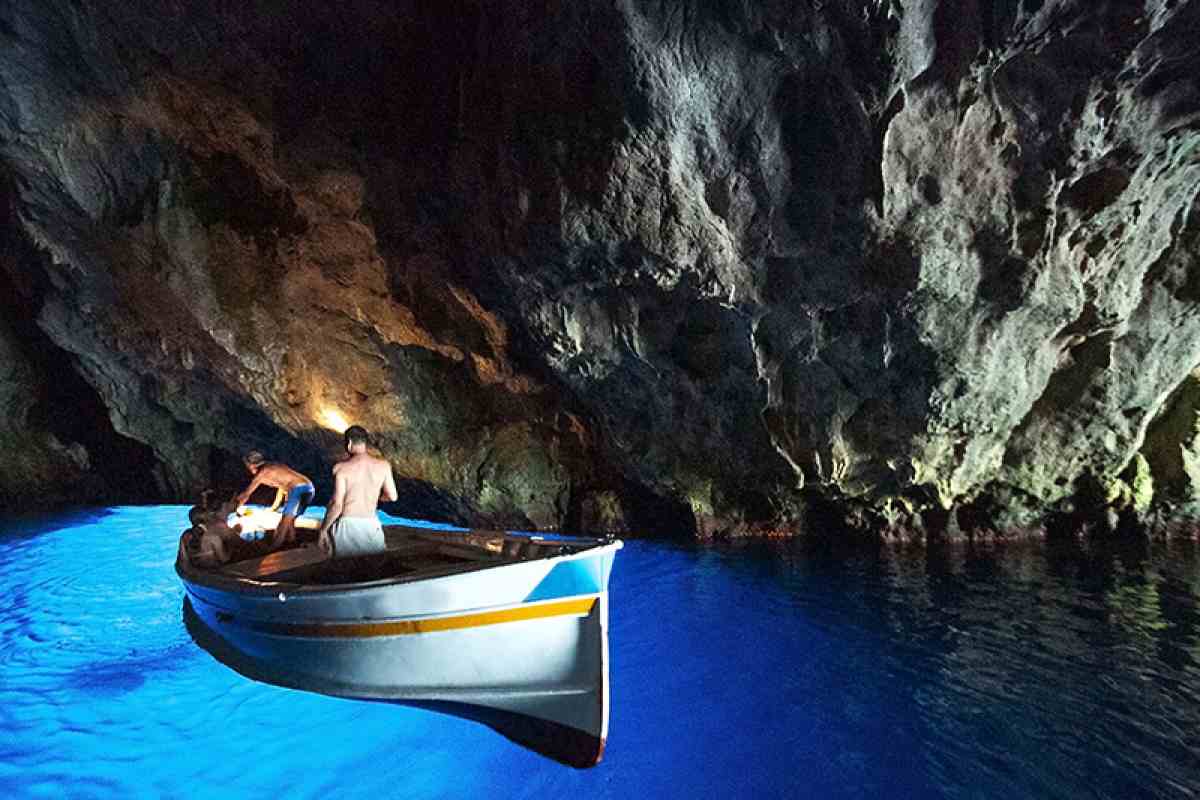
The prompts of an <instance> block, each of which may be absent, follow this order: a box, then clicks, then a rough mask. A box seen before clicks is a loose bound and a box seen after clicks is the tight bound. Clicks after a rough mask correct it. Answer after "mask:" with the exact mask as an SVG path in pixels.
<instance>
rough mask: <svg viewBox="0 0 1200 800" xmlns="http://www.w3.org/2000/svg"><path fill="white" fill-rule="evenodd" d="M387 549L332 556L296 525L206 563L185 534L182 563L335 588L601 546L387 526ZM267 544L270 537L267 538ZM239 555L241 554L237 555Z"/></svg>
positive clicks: (218, 572)
mask: <svg viewBox="0 0 1200 800" xmlns="http://www.w3.org/2000/svg"><path fill="white" fill-rule="evenodd" d="M383 530H384V536H385V539H386V541H387V550H386V551H385V552H383V553H376V554H373V555H368V556H356V557H352V558H341V559H330V558H329V557H328V556H327V555H326V554H325V553H324V552H323V551H322V550H321V549H320V548H319V547H317V545H316V536H315V532H314V531H311V530H304V529H297V534H298V543H297V545H296V546H292V547H287V548H285V549H281V550H274V551H270V550H268V548H269V544H267V543H255V544H256V546H254V547H247V548H246V549H245V550H243V551H242V552H240V553H237V554H235V558H234V560H231V561H230V562H228V563H226V564H222V565H211V566H208V567H205V566H202V565H201V564H199V563H197V560H196V559H194V558H190V557H189V550H190V549H191V548H190V547H189V544H190V543H189V541H188V537H189V533H190V532H188V533H185V534H184V537H183V540H182V541H181V547H180V559H181V561H183V560H185V559H186V566H187V567H190V568H191V570H193V571H195V572H198V573H208V574H210V575H213V576H214V577H216V576H221V577H224V578H227V579H229V578H231V579H234V580H239V581H251V582H271V583H289V584H300V585H319V586H333V585H344V584H361V583H371V582H375V581H395V580H397V579H400V580H404V579H409V580H418V579H424V578H429V577H436V576H438V575H449V574H455V573H459V572H468V571H471V570H475V569H481V568H486V567H489V566H497V565H500V564H504V563H514V562H518V561H530V560H535V559H540V558H548V557H552V556H559V555H566V554H568V553H572V552H578V551H581V550H586V549H588V548H591V547H595V546H597V545H600V544H603V543H604V541H603V540H599V539H558V538H554V539H545V538H541V537H536V536H529V535H516V534H509V533H504V532H500V531H454V530H434V529H428V528H416V527H410V526H406V525H385V526H384V529H383ZM266 541H267V542H269V537H268V538H267V540H266ZM238 556H240V558H239V557H238Z"/></svg>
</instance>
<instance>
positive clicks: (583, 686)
mask: <svg viewBox="0 0 1200 800" xmlns="http://www.w3.org/2000/svg"><path fill="white" fill-rule="evenodd" d="M619 547H620V543H614V544H611V545H607V546H604V547H598V548H593V549H590V550H586V551H583V552H581V553H574V554H571V555H567V556H563V557H557V558H542V559H537V560H534V561H524V562H516V563H509V564H502V565H496V566H489V567H487V568H485V569H479V570H477V571H471V572H465V573H461V574H454V575H446V576H443V577H435V578H429V579H426V580H419V581H412V582H382V583H381V584H380V585H364V586H359V587H294V586H293V587H288V586H286V585H284V584H275V583H260V584H257V585H254V586H253V587H240V588H239V589H237V590H230V589H228V588H224V587H221V586H219V585H212V584H205V583H204V582H201V581H189V580H188V576H187V575H184V583H185V586H186V587H187V590H188V595H189V601H190V611H191V614H193V618H192V619H190V620H189V624H190V627H192V629H193V633H194V634H198V635H197V641H199V642H200V643H201V644H202V645H204V646H205V647H206V648H207V649H209V650H210V651H212V652H213V653H214V654H215V655H217V656H218V657H219V658H221V660H222V661H225V662H226V663H228V664H230V666H233V667H234V668H236V669H238V670H239V671H241V672H243V673H245V674H247V675H250V676H251V677H254V678H256V679H259V680H265V681H268V682H271V683H275V684H279V685H283V686H288V687H292V688H299V689H305V690H309V691H317V692H322V693H325V694H330V695H336V696H341V697H351V698H367V699H374V700H391V701H398V702H403V703H407V704H412V705H419V706H427V707H433V708H439V709H440V710H444V711H450V712H451V713H456V714H458V715H460V716H466V717H469V718H472V719H477V720H480V721H483V722H486V723H488V724H490V725H492V726H493V727H495V728H497V729H498V730H500V731H501V732H502V733H504V734H505V735H508V736H510V738H513V739H516V740H518V741H521V742H522V743H523V744H526V745H529V746H531V747H534V748H535V749H538V750H539V751H541V752H544V753H545V754H547V755H550V756H551V757H554V758H557V759H558V760H561V761H564V762H566V763H571V764H573V765H575V766H590V765H591V764H594V763H596V761H598V760H599V757H600V755H601V754H602V752H603V748H604V743H605V740H606V738H607V734H608V709H609V699H608V592H607V582H608V573H609V571H610V570H611V566H612V560H613V556H614V554H615V551H616V549H618V548H619ZM181 574H183V573H181ZM197 622H199V623H200V624H201V625H202V627H199V626H197V625H196V623H197Z"/></svg>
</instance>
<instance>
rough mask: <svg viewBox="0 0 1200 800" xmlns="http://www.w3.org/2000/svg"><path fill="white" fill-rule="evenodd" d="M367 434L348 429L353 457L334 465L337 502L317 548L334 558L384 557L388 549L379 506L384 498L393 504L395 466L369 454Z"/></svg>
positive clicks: (323, 525)
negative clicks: (367, 555)
mask: <svg viewBox="0 0 1200 800" xmlns="http://www.w3.org/2000/svg"><path fill="white" fill-rule="evenodd" d="M369 438H370V437H369V435H368V434H367V431H366V430H365V429H364V428H362V427H360V426H358V425H351V426H350V427H349V428H347V429H346V452H347V453H349V454H350V457H349V458H347V459H346V460H345V461H340V462H338V463H337V464H334V465H333V499H331V500H330V501H329V507H328V508H327V509H326V510H325V519H324V520H322V522H321V529H320V532H319V533H318V539H317V545H318V546H319V547H320V548H321V549H322V550H324V551H325V552H326V554H328V555H329V557H330V558H349V557H350V556H359V555H365V554H368V553H381V552H383V551H384V550H386V549H387V544H386V542H385V541H384V538H383V526H382V525H380V523H379V516H378V512H377V510H376V509H377V506H378V504H379V500H380V498H382V499H384V500H387V501H389V502H390V501H393V500H395V499H396V498H397V497H398V496H399V495H398V494H397V492H396V480H395V478H393V477H392V465H391V464H389V463H388V462H387V461H384V460H383V459H382V458H376V457H375V456H372V455H371V454H370V453H368V452H367V445H368V444H369Z"/></svg>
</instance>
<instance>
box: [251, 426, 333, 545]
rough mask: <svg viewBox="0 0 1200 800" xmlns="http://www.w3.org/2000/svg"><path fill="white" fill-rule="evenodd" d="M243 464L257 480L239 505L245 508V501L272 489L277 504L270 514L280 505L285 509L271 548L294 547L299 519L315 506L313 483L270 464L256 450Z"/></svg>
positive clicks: (274, 504)
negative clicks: (264, 488) (259, 490)
mask: <svg viewBox="0 0 1200 800" xmlns="http://www.w3.org/2000/svg"><path fill="white" fill-rule="evenodd" d="M243 461H244V462H245V464H246V469H247V470H249V472H250V474H251V475H253V476H254V480H252V481H250V485H249V486H247V487H246V490H245V491H244V492H242V493H241V494H239V495H238V496H237V504H238V505H239V506H241V505H245V503H246V501H247V500H249V499H250V495H252V494H254V490H255V489H257V488H258V487H259V486H271V487H273V488H274V489H275V502H274V503H272V504H271V510H272V511H274V510H275V509H277V508H279V506H280V504H282V505H283V508H281V509H280V514H282V517H281V518H280V520H279V526H278V527H276V528H275V534H274V535H273V536H272V537H271V544H272V545H273V546H275V547H284V546H286V545H289V544H294V543H295V541H296V517H298V516H300V515H301V514H303V513H304V509H306V508H308V504H309V503H311V502H312V499H313V496H314V495H316V493H317V490H316V488H315V487H314V486H313V483H312V481H310V480H309V479H308V478H307V477H305V476H304V475H301V474H300V473H299V472H296V470H294V469H292V468H291V467H289V466H287V465H286V464H276V463H273V462H270V461H267V460H266V459H265V458H263V454H262V453H260V452H258V451H257V450H251V451H250V452H249V453H247V454H246V457H245V458H244V459H243Z"/></svg>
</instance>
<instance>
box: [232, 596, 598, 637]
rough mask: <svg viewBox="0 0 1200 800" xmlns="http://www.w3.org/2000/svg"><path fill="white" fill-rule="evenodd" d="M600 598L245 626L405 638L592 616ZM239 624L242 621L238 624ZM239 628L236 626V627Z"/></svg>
mask: <svg viewBox="0 0 1200 800" xmlns="http://www.w3.org/2000/svg"><path fill="white" fill-rule="evenodd" d="M598 600H599V598H598V597H596V596H593V597H577V598H572V599H570V600H560V601H557V602H553V603H539V604H537V605H528V606H517V607H516V608H506V609H502V610H500V611H485V612H483V613H480V614H463V615H462V616H457V617H433V618H429V619H406V620H396V621H394V622H354V623H344V622H341V623H329V624H326V625H319V624H301V625H296V624H287V623H274V622H258V621H254V622H251V621H249V620H247V621H245V622H242V624H244V625H245V626H247V627H250V628H254V629H255V630H260V631H264V632H266V633H277V634H284V635H287V636H307V637H336V638H348V639H352V638H360V639H366V638H371V637H375V636H404V635H407V634H413V633H435V632H437V631H452V630H460V629H462V628H478V627H482V626H484V625H499V624H500V623H503V622H520V621H522V620H529V619H544V618H546V617H565V616H572V615H576V616H583V615H586V614H590V613H591V611H592V608H593V607H594V606H595V605H596V603H597V602H598ZM239 622H240V621H239ZM235 624H236V623H235Z"/></svg>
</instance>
